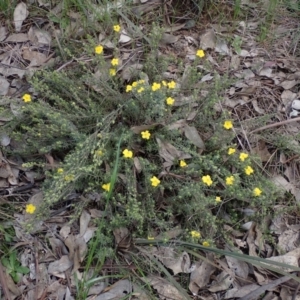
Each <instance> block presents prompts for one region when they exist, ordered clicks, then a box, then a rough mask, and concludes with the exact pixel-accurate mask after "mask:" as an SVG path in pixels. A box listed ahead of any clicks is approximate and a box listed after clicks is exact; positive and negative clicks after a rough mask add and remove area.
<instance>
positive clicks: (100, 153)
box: [95, 149, 103, 156]
mask: <svg viewBox="0 0 300 300" xmlns="http://www.w3.org/2000/svg"><path fill="white" fill-rule="evenodd" d="M95 154H96V155H97V156H102V155H103V151H102V150H100V149H99V150H97V151H95Z"/></svg>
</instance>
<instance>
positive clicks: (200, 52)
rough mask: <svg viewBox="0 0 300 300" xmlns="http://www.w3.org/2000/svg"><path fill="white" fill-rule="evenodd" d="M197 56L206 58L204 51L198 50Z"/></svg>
mask: <svg viewBox="0 0 300 300" xmlns="http://www.w3.org/2000/svg"><path fill="white" fill-rule="evenodd" d="M196 55H197V56H198V57H200V58H202V57H204V56H205V53H204V50H202V49H199V50H197V52H196Z"/></svg>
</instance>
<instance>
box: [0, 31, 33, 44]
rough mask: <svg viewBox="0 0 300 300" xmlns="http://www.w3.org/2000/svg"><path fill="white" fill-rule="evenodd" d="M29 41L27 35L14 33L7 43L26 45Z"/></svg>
mask: <svg viewBox="0 0 300 300" xmlns="http://www.w3.org/2000/svg"><path fill="white" fill-rule="evenodd" d="M27 41H29V38H28V34H27V33H14V34H11V35H9V36H8V38H7V39H6V40H5V42H12V43H24V42H27Z"/></svg>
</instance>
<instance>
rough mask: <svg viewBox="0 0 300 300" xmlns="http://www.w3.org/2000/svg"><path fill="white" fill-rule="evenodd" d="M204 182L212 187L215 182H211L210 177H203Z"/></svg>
mask: <svg viewBox="0 0 300 300" xmlns="http://www.w3.org/2000/svg"><path fill="white" fill-rule="evenodd" d="M202 181H203V183H205V184H206V185H208V186H211V185H212V184H213V181H212V180H211V177H210V176H209V175H206V176H202Z"/></svg>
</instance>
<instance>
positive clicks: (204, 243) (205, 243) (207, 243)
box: [202, 241, 210, 247]
mask: <svg viewBox="0 0 300 300" xmlns="http://www.w3.org/2000/svg"><path fill="white" fill-rule="evenodd" d="M202 245H203V246H204V247H209V246H210V244H209V242H206V241H204V242H203V243H202Z"/></svg>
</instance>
